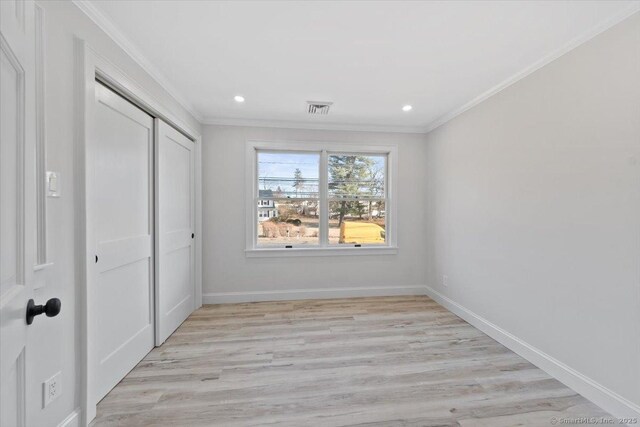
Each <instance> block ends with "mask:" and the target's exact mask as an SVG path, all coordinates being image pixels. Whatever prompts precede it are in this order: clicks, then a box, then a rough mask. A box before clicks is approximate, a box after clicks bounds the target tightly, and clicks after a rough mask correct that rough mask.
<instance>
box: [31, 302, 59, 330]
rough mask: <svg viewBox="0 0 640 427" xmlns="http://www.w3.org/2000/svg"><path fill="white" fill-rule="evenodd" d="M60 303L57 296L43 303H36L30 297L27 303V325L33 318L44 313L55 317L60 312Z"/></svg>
mask: <svg viewBox="0 0 640 427" xmlns="http://www.w3.org/2000/svg"><path fill="white" fill-rule="evenodd" d="M61 308H62V303H61V302H60V300H59V299H58V298H51V299H50V300H49V301H47V303H46V304H45V305H36V303H35V302H34V301H33V300H32V299H30V300H29V302H28V303H27V325H30V324H32V323H33V318H34V317H36V316H39V315H41V314H42V313H44V314H46V315H47V317H55V316H57V315H58V313H60V309H61Z"/></svg>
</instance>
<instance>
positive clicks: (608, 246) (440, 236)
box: [425, 14, 640, 410]
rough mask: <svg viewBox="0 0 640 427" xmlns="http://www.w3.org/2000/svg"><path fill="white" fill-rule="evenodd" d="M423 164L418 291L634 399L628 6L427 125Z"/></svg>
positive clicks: (634, 34) (633, 74) (633, 71)
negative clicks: (609, 22) (601, 27)
mask: <svg viewBox="0 0 640 427" xmlns="http://www.w3.org/2000/svg"><path fill="white" fill-rule="evenodd" d="M426 161H427V164H426V171H427V172H426V173H427V176H426V180H425V182H426V184H427V187H426V194H427V206H428V215H427V217H428V229H427V234H426V236H427V238H426V241H427V243H428V258H427V259H428V264H429V272H428V283H429V285H430V286H431V287H432V289H433V290H435V291H436V292H438V293H439V294H440V295H443V296H445V297H447V298H449V299H450V301H452V302H453V303H455V304H459V305H460V306H462V307H463V308H465V309H467V310H470V311H471V312H473V313H475V315H477V316H480V317H482V318H484V319H485V320H487V321H489V322H491V323H493V324H495V325H496V326H497V327H499V328H502V329H504V330H506V332H508V333H511V334H513V335H514V336H515V337H517V338H519V339H520V340H522V341H524V342H526V343H528V344H529V345H531V346H533V347H535V348H536V349H538V350H540V351H542V352H544V353H546V354H547V355H549V356H551V357H552V358H555V359H557V361H559V362H561V363H564V364H566V365H568V366H569V367H570V368H572V369H574V370H575V371H577V372H578V373H581V374H583V375H585V376H586V377H588V378H590V379H592V380H594V381H595V382H597V383H598V384H600V385H602V386H604V387H605V388H607V389H608V390H609V391H611V392H613V393H616V394H618V395H619V396H621V397H622V398H623V399H627V400H628V401H630V402H632V403H631V405H633V404H635V405H640V14H635V15H634V16H632V17H631V18H629V19H627V20H626V21H624V22H623V23H621V24H619V25H617V26H615V27H613V28H612V29H610V30H608V31H606V32H605V33H603V34H601V35H599V36H597V37H595V38H594V39H592V40H591V41H589V42H587V43H586V44H584V45H582V46H580V47H579V48H577V49H575V50H573V51H571V52H570V53H568V54H567V55H565V56H563V57H561V58H559V59H557V60H556V61H554V62H552V63H551V64H549V65H547V66H545V67H544V68H542V69H540V70H539V71H537V72H535V73H534V74H532V75H530V76H529V77H527V78H525V79H523V80H521V81H520V82H518V83H516V84H514V85H513V86H511V87H509V88H508V89H506V90H504V91H502V92H500V93H499V94H497V95H495V96H493V97H492V98H490V99H488V100H487V101H485V102H483V103H482V104H480V105H479V106H477V107H475V108H473V109H471V110H469V111H468V112H466V113H464V114H462V115H461V116H458V117H457V118H455V119H454V120H452V121H450V122H448V123H447V124H445V125H444V126H441V127H440V128H438V129H436V130H434V131H433V132H431V133H430V134H428V136H427V157H426ZM443 275H448V279H449V280H448V282H449V285H448V287H445V286H443V285H442V276H443ZM604 393H605V394H607V391H606V390H605V391H604ZM628 403H629V402H627V404H628ZM610 407H611V405H610ZM636 410H638V406H636Z"/></svg>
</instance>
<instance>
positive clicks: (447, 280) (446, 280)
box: [442, 276, 449, 286]
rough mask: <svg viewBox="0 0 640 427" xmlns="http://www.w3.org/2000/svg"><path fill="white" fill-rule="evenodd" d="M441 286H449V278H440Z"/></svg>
mask: <svg viewBox="0 0 640 427" xmlns="http://www.w3.org/2000/svg"><path fill="white" fill-rule="evenodd" d="M442 284H443V285H444V286H449V276H442Z"/></svg>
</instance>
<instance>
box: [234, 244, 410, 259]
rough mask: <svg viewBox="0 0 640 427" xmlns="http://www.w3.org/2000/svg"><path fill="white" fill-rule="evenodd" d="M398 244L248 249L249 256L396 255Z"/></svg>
mask: <svg viewBox="0 0 640 427" xmlns="http://www.w3.org/2000/svg"><path fill="white" fill-rule="evenodd" d="M397 253H398V247H397V246H383V247H372V246H367V247H362V248H355V247H348V248H290V249H287V248H260V249H246V250H245V255H246V256H247V258H279V257H299V256H343V255H347V256H352V255H355V256H358V255H396V254H397Z"/></svg>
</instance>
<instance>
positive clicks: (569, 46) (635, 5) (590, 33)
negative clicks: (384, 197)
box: [423, 1, 640, 133]
mask: <svg viewBox="0 0 640 427" xmlns="http://www.w3.org/2000/svg"><path fill="white" fill-rule="evenodd" d="M638 11H640V1H633V2H631V4H630V5H629V7H627V8H626V9H624V10H622V11H621V12H619V13H617V14H615V15H614V16H612V17H611V18H610V19H608V20H606V21H604V22H601V23H600V24H598V25H596V26H595V27H593V28H591V29H589V30H587V31H585V32H584V33H582V34H580V35H579V36H577V37H575V38H574V39H572V40H571V41H569V42H568V43H566V44H565V45H564V46H562V47H560V48H559V49H557V50H555V51H553V52H552V53H550V54H549V55H547V56H545V57H543V58H542V59H540V60H538V61H536V62H534V63H533V64H531V65H529V66H528V67H526V68H525V69H523V70H521V71H519V72H517V73H516V74H514V75H512V76H511V77H509V78H507V79H506V80H504V81H502V82H501V83H499V84H497V85H496V86H494V87H492V88H491V89H489V90H487V91H486V92H483V93H482V94H480V95H479V96H477V97H475V98H473V99H472V100H471V101H469V102H467V103H466V104H464V105H462V106H460V107H458V108H456V109H454V110H452V111H450V112H448V113H447V114H445V115H443V116H441V117H439V118H437V119H436V120H434V121H432V122H431V123H429V124H428V125H427V126H426V128H423V132H424V133H429V132H431V131H432V130H435V129H436V128H438V127H440V126H442V125H443V124H445V123H447V122H448V121H450V120H452V119H454V118H456V117H457V116H459V115H460V114H462V113H464V112H465V111H467V110H470V109H471V108H473V107H475V106H476V105H478V104H480V103H481V102H483V101H485V100H487V99H489V98H491V97H492V96H493V95H495V94H497V93H498V92H501V91H503V90H504V89H506V88H508V87H509V86H511V85H512V84H514V83H516V82H518V81H520V80H522V79H524V78H525V77H527V76H528V75H530V74H532V73H534V72H536V71H537V70H539V69H540V68H542V67H544V66H545V65H547V64H549V63H551V62H553V61H555V60H556V59H558V58H560V57H561V56H563V55H565V54H567V53H569V52H570V51H572V50H573V49H575V48H577V47H578V46H580V45H582V44H583V43H586V42H587V41H589V40H591V39H592V38H594V37H595V36H597V35H598V34H601V33H603V32H604V31H606V30H608V29H609V28H611V27H613V26H614V25H616V24H619V23H620V22H622V21H624V20H625V19H627V18H628V17H630V16H631V15H633V14H634V13H637V12H638Z"/></svg>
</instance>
